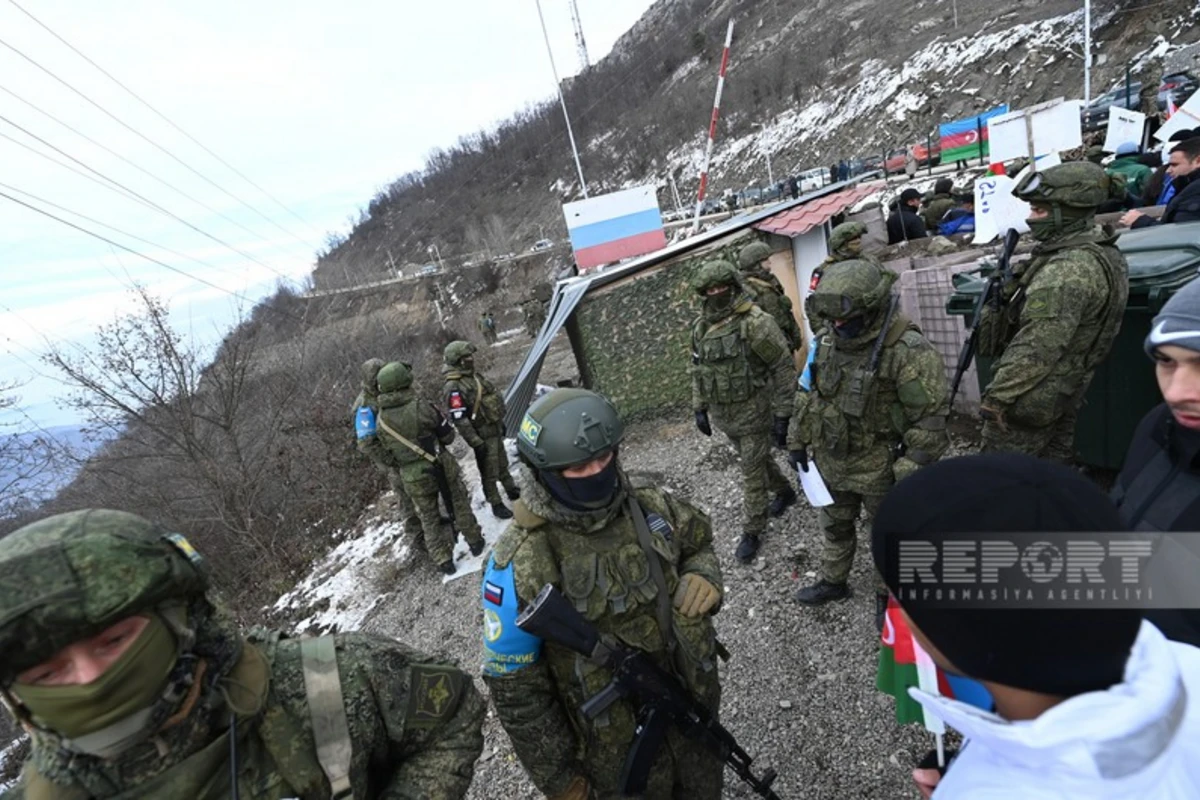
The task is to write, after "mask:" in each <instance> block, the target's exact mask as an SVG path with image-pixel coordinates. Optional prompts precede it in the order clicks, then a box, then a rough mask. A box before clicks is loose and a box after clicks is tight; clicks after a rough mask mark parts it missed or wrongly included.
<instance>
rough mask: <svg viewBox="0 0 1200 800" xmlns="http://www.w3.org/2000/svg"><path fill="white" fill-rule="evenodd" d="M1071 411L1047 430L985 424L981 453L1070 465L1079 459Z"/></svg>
mask: <svg viewBox="0 0 1200 800" xmlns="http://www.w3.org/2000/svg"><path fill="white" fill-rule="evenodd" d="M1076 415H1077V412H1076V411H1070V412H1069V413H1066V414H1064V415H1063V416H1061V417H1059V419H1058V420H1057V421H1056V422H1054V423H1053V424H1052V425H1048V426H1046V427H1044V428H1026V427H1022V426H1020V425H1013V424H1012V423H1009V424H1008V425H1006V426H1005V429H1004V430H1001V429H1000V426H999V425H997V424H996V423H994V422H985V423H983V434H982V437H981V438H982V440H983V441H982V446H981V447H980V450H981V452H984V453H1025V454H1026V455H1031V456H1036V457H1037V458H1044V459H1046V460H1047V461H1057V462H1059V463H1060V464H1070V463H1072V462H1073V461H1074V460H1075V417H1076Z"/></svg>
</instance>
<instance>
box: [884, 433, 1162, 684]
mask: <svg viewBox="0 0 1200 800" xmlns="http://www.w3.org/2000/svg"><path fill="white" fill-rule="evenodd" d="M1123 530H1126V528H1125V527H1124V525H1123V524H1122V523H1121V519H1120V517H1119V516H1118V513H1117V510H1116V508H1115V507H1114V506H1113V505H1112V503H1111V502H1110V501H1109V499H1108V497H1107V496H1106V495H1105V494H1104V492H1102V491H1101V490H1100V489H1099V487H1097V486H1096V485H1095V484H1093V483H1092V482H1091V481H1089V480H1087V479H1086V478H1084V477H1083V476H1082V475H1080V474H1079V473H1077V472H1075V471H1073V470H1070V469H1068V468H1066V467H1063V466H1059V465H1057V464H1051V463H1049V462H1045V461H1039V460H1038V459H1036V458H1032V457H1030V456H1025V455H1016V454H989V455H979V456H965V457H962V458H953V459H947V460H945V461H941V462H938V463H936V464H933V465H930V466H928V467H925V468H924V469H921V470H918V471H917V472H916V473H914V474H913V475H911V476H909V477H908V478H905V479H904V480H903V481H901V482H900V483H898V484H896V486H895V487H893V489H892V490H891V492H889V493H888V495H887V497H886V498H884V501H883V503H882V505H881V506H880V508H879V513H878V514H876V516H875V522H874V527H873V529H872V542H871V545H872V546H871V551H872V555H873V556H874V558H875V566H876V567H877V568H878V569H879V571H880V573H881V574H882V575H883V578H884V581H885V582H886V583H887V585H888V588H889V589H891V590H892V592H893V593H898V588H897V587H898V586H899V570H898V569H896V568H895V565H894V564H889V563H888V562H889V558H888V555H887V554H888V553H889V552H892V553H894V552H896V550H895V548H896V544H897V542H899V541H901V540H903V539H905V538H909V539H913V538H918V539H920V538H925V537H929V538H933V539H936V538H937V537H938V536H940V535H945V534H958V535H962V534H973V533H1018V534H1020V533H1037V534H1039V535H1042V534H1044V535H1045V537H1046V539H1047V541H1050V542H1053V541H1054V539H1055V538H1056V537H1061V536H1062V535H1063V534H1068V533H1072V532H1075V533H1079V532H1091V533H1101V532H1116V531H1123ZM900 604H901V606H902V607H903V608H904V610H905V611H906V612H907V613H908V615H909V617H910V618H911V619H912V621H913V623H914V624H915V625H916V626H917V627H918V628H920V630H921V631H922V632H923V633H924V634H925V636H926V637H927V638H928V639H929V641H930V642H932V643H933V645H934V646H935V647H937V649H938V650H940V651H941V652H942V654H943V655H945V656H946V658H947V659H949V660H950V662H951V663H952V664H953V665H954V667H955V668H956V669H957V670H958V671H960V672H962V673H963V674H964V675H967V676H968V677H971V678H976V679H979V680H988V681H994V682H995V683H999V684H1003V685H1005V686H1011V687H1015V688H1019V689H1026V690H1029V691H1035V692H1044V693H1046V694H1054V695H1063V696H1073V695H1077V694H1082V693H1084V692H1090V691H1101V690H1104V689H1107V688H1108V687H1110V686H1112V685H1113V684H1115V683H1119V682H1120V681H1121V680H1122V678H1123V676H1124V670H1125V662H1126V661H1127V660H1128V657H1129V653H1130V649H1131V648H1132V646H1133V642H1134V639H1135V638H1136V637H1137V631H1138V627H1139V626H1140V624H1141V617H1142V615H1141V612H1140V611H1138V610H1127V609H1108V608H1105V609H1099V608H1096V609H1078V608H1029V609H1021V608H1012V607H1003V608H1002V607H995V608H988V607H983V608H979V607H958V606H947V605H933V604H923V603H919V602H909V603H906V602H904V601H903V599H902V598H901V603H900Z"/></svg>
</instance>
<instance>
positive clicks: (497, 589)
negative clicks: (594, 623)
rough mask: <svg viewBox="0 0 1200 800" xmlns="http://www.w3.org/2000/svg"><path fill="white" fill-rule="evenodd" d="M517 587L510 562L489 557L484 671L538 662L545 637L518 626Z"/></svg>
mask: <svg viewBox="0 0 1200 800" xmlns="http://www.w3.org/2000/svg"><path fill="white" fill-rule="evenodd" d="M517 613H518V609H517V589H516V582H515V581H514V579H513V568H512V564H511V563H510V564H509V565H508V566H506V567H505V568H504V569H499V568H497V567H496V562H495V557H494V556H493V557H489V558H488V566H487V571H486V572H485V573H484V574H483V674H484V675H491V676H493V677H496V676H500V675H506V674H508V673H511V672H517V671H518V670H521V669H524V668H525V667H528V666H530V665H532V664H536V663H537V660H538V658H540V657H541V654H542V640H541V639H539V638H538V637H536V636H534V635H532V634H529V633H526V632H525V631H523V630H521V629H520V628H518V627H517Z"/></svg>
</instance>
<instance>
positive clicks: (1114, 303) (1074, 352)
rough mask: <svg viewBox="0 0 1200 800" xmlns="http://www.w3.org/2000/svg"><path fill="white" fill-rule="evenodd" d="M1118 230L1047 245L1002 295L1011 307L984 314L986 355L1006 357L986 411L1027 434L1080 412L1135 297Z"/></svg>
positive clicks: (986, 397)
mask: <svg viewBox="0 0 1200 800" xmlns="http://www.w3.org/2000/svg"><path fill="white" fill-rule="evenodd" d="M1115 241H1116V236H1115V234H1114V233H1113V232H1112V230H1111V229H1101V228H1099V227H1095V228H1093V229H1091V230H1088V231H1084V232H1082V233H1077V234H1074V235H1071V236H1065V237H1059V238H1057V239H1052V240H1049V241H1047V242H1044V243H1042V244H1040V245H1038V247H1037V248H1036V249H1035V250H1034V251H1033V258H1032V259H1031V260H1030V261H1028V262H1026V263H1025V264H1024V265H1018V266H1017V267H1016V269H1015V271H1014V280H1013V281H1011V282H1010V283H1009V285H1007V286H1005V287H1003V299H1004V301H1005V305H1004V306H1003V307H1002V308H1001V310H1000V311H998V312H997V311H996V310H995V309H993V308H992V307H990V306H989V307H987V308H986V309H985V310H984V313H983V318H982V320H981V321H980V326H979V354H980V355H981V356H985V357H986V356H996V355H999V358H998V359H997V361H996V363H995V365H994V367H993V368H992V382H991V383H990V384H988V386H987V388H986V389H985V390H984V392H983V403H984V405H987V406H990V407H992V408H995V409H998V410H1002V411H1003V412H1004V416H1005V420H1006V421H1007V422H1009V423H1012V424H1016V425H1019V426H1022V427H1026V428H1042V427H1046V426H1048V425H1051V424H1053V423H1054V422H1055V421H1057V420H1058V419H1060V418H1061V417H1062V416H1063V414H1065V413H1067V412H1068V411H1070V410H1073V409H1074V408H1077V407H1078V405H1079V403H1081V402H1082V399H1083V393H1084V391H1085V390H1086V389H1087V385H1088V383H1089V382H1090V381H1091V378H1092V373H1093V372H1094V371H1095V369H1096V367H1097V366H1098V365H1099V364H1100V362H1101V361H1103V360H1104V358H1105V356H1107V355H1108V352H1109V350H1110V349H1111V348H1112V343H1113V340H1114V339H1115V338H1116V336H1117V331H1118V330H1119V329H1120V327H1121V319H1122V317H1123V316H1124V314H1125V302H1126V300H1127V299H1128V297H1129V278H1128V265H1127V264H1126V263H1125V257H1124V256H1123V255H1122V254H1121V252H1120V251H1119V250H1118V249H1117V248H1116V247H1115V246H1114V243H1115Z"/></svg>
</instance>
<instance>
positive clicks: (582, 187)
mask: <svg viewBox="0 0 1200 800" xmlns="http://www.w3.org/2000/svg"><path fill="white" fill-rule="evenodd" d="M533 1H534V3H535V4H536V5H537V12H538V19H539V20H541V22H542V36H543V37H544V38H545V40H546V55H548V56H550V71H551V72H552V73H553V74H554V90H555V91H557V92H558V102H559V104H560V105H561V106H562V112H563V119H565V120H566V121H567V138H568V139H570V140H571V154H572V155H574V156H575V170H576V172H578V173H579V188H580V190H582V191H583V199H584V200H586V199H587V197H588V190H587V181H586V180H584V179H583V165H582V164H580V163H579V148H578V147H576V146H575V132H574V131H572V130H571V115H570V114H568V113H567V100H566V98H564V97H563V93H562V83H560V82H559V80H558V67H556V66H555V65H554V51H553V50H552V49H550V34H549V33H547V32H546V18H545V17H544V16H543V15H542V0H533Z"/></svg>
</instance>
